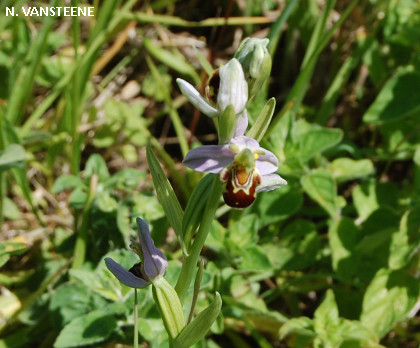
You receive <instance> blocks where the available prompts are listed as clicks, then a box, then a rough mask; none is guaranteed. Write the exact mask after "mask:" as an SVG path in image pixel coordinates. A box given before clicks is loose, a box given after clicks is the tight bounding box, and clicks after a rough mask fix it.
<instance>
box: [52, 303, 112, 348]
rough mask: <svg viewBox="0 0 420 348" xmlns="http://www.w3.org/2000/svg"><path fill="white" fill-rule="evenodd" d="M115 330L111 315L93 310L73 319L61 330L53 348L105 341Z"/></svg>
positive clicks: (65, 347) (104, 311) (103, 311)
mask: <svg viewBox="0 0 420 348" xmlns="http://www.w3.org/2000/svg"><path fill="white" fill-rule="evenodd" d="M116 328H117V320H116V319H115V317H114V315H113V314H112V313H107V311H106V309H104V310H95V311H92V312H90V313H88V314H86V315H83V316H81V317H77V318H75V319H73V320H72V321H71V322H70V323H69V324H67V325H66V326H65V327H64V328H63V330H61V332H60V334H59V335H58V337H57V339H56V340H55V342H54V347H55V348H68V347H80V346H87V345H90V344H95V343H100V342H103V341H105V340H106V339H107V338H108V337H109V336H110V335H111V334H112V332H113V331H114V330H115V329H116Z"/></svg>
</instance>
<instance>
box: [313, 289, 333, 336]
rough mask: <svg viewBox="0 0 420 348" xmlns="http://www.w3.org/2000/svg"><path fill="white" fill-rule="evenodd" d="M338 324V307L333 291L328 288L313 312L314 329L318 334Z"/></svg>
mask: <svg viewBox="0 0 420 348" xmlns="http://www.w3.org/2000/svg"><path fill="white" fill-rule="evenodd" d="M338 324H339V315H338V308H337V304H336V302H335V296H334V292H333V291H332V290H331V289H328V290H327V292H326V294H325V298H324V300H323V301H322V303H321V304H320V305H319V307H318V308H317V309H316V311H315V313H314V329H315V332H316V333H318V334H323V333H324V331H328V330H329V329H332V328H336V327H337V326H338Z"/></svg>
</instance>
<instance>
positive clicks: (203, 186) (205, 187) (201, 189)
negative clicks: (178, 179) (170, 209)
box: [182, 174, 214, 252]
mask: <svg viewBox="0 0 420 348" xmlns="http://www.w3.org/2000/svg"><path fill="white" fill-rule="evenodd" d="M213 177H214V176H213V175H210V174H209V175H206V176H205V177H203V178H202V179H201V180H200V182H199V183H198V185H197V186H196V187H195V189H194V191H193V193H192V195H191V197H190V199H189V200H188V203H187V207H186V208H185V213H184V218H183V220H182V238H183V240H184V243H185V247H186V249H187V252H188V251H189V247H190V242H191V239H192V236H193V233H194V232H195V230H196V229H197V228H198V226H199V225H200V221H201V218H202V213H203V209H204V207H205V206H206V203H207V198H208V196H209V194H210V190H211V183H212V182H213Z"/></svg>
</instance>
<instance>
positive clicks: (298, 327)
mask: <svg viewBox="0 0 420 348" xmlns="http://www.w3.org/2000/svg"><path fill="white" fill-rule="evenodd" d="M292 333H298V334H301V335H304V336H306V337H308V338H313V337H315V332H314V323H313V321H312V320H311V319H309V318H308V317H299V318H291V319H289V320H288V321H287V322H286V323H285V324H284V325H283V326H282V327H281V329H280V332H279V334H280V338H281V339H284V338H285V337H286V336H288V335H290V334H292Z"/></svg>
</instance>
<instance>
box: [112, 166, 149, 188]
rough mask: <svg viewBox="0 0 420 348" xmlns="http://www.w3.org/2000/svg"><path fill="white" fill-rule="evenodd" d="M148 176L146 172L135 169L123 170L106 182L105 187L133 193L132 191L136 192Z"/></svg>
mask: <svg viewBox="0 0 420 348" xmlns="http://www.w3.org/2000/svg"><path fill="white" fill-rule="evenodd" d="M146 176H147V174H146V172H145V171H142V170H137V169H134V168H123V169H122V170H121V171H119V172H118V173H116V174H114V175H113V176H111V177H110V178H109V179H108V180H106V182H105V184H104V186H105V187H106V188H110V189H112V188H116V189H118V190H124V191H128V192H132V190H135V189H136V188H137V187H138V186H139V185H140V183H141V182H143V181H144V180H145V179H146Z"/></svg>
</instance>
